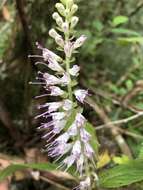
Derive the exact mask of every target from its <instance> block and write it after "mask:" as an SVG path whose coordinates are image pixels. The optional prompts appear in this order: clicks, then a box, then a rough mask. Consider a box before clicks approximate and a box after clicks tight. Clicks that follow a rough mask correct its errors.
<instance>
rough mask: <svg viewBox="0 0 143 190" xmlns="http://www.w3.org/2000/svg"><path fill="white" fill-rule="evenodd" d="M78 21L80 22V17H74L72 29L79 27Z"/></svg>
mask: <svg viewBox="0 0 143 190" xmlns="http://www.w3.org/2000/svg"><path fill="white" fill-rule="evenodd" d="M78 21H79V18H78V17H76V16H74V17H72V19H71V28H74V27H75V26H76V25H77V23H78Z"/></svg>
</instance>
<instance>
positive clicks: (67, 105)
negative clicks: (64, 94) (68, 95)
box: [63, 99, 73, 111]
mask: <svg viewBox="0 0 143 190" xmlns="http://www.w3.org/2000/svg"><path fill="white" fill-rule="evenodd" d="M72 106H73V102H72V101H71V100H69V99H66V100H64V102H63V109H64V110H65V111H69V110H71V109H72Z"/></svg>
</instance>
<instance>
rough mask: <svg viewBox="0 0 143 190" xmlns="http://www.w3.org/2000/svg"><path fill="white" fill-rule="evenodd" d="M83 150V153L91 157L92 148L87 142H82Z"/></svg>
mask: <svg viewBox="0 0 143 190" xmlns="http://www.w3.org/2000/svg"><path fill="white" fill-rule="evenodd" d="M84 152H85V155H86V156H87V157H88V158H89V159H90V158H92V157H93V154H94V150H93V148H92V147H91V146H90V144H89V143H85V144H84Z"/></svg>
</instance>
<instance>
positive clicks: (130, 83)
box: [126, 79, 133, 90]
mask: <svg viewBox="0 0 143 190" xmlns="http://www.w3.org/2000/svg"><path fill="white" fill-rule="evenodd" d="M126 87H127V89H128V90H131V89H132V88H133V81H132V80H130V79H128V80H127V81H126Z"/></svg>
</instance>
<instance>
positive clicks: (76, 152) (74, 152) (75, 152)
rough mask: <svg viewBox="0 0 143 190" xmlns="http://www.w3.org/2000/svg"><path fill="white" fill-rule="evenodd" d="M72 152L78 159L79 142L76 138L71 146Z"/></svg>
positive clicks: (79, 151)
mask: <svg viewBox="0 0 143 190" xmlns="http://www.w3.org/2000/svg"><path fill="white" fill-rule="evenodd" d="M72 154H73V155H74V156H76V158H77V159H78V158H79V156H80V154H81V142H80V141H79V140H77V141H76V142H75V143H74V145H73V148H72Z"/></svg>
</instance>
